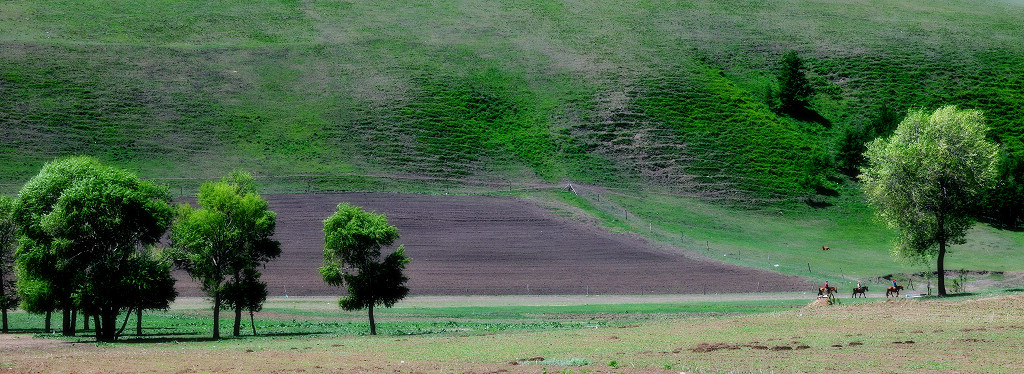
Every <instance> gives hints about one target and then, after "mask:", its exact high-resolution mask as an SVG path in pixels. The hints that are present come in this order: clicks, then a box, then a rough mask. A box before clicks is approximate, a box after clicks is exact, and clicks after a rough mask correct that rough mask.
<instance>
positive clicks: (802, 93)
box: [779, 51, 814, 115]
mask: <svg viewBox="0 0 1024 374" xmlns="http://www.w3.org/2000/svg"><path fill="white" fill-rule="evenodd" d="M804 70H805V69H804V60H803V59H801V58H800V55H799V54H797V52H796V51H789V52H788V53H786V55H785V56H783V57H782V69H781V70H780V71H779V102H780V103H779V104H780V106H781V107H780V108H779V109H780V110H781V111H782V112H783V113H787V114H790V115H793V114H800V112H801V111H804V110H806V108H807V106H808V105H810V99H811V95H814V87H812V86H811V82H810V81H809V80H808V79H807V74H806V72H805V71H804Z"/></svg>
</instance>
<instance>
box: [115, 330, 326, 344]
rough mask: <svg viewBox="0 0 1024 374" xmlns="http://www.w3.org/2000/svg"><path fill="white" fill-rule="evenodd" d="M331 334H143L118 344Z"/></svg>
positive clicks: (132, 336)
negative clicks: (217, 336)
mask: <svg viewBox="0 0 1024 374" xmlns="http://www.w3.org/2000/svg"><path fill="white" fill-rule="evenodd" d="M326 334H330V332H271V333H266V334H257V335H242V336H222V337H221V338H220V339H214V338H213V337H210V336H195V335H199V334H198V333H189V334H174V335H162V334H143V336H135V335H128V336H124V337H121V338H120V339H118V340H117V343H122V344H159V343H203V342H216V341H232V340H245V339H252V338H268V337H269V338H273V337H286V336H313V335H326Z"/></svg>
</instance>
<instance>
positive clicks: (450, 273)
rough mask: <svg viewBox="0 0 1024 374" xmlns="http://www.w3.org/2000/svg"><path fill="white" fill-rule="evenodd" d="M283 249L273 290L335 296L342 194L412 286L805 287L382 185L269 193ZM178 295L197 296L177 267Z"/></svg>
mask: <svg viewBox="0 0 1024 374" xmlns="http://www.w3.org/2000/svg"><path fill="white" fill-rule="evenodd" d="M264 197H265V198H266V199H267V201H268V202H269V203H270V208H271V209H272V210H274V211H275V212H277V232H276V237H277V239H278V240H280V241H281V246H282V249H283V251H282V254H281V257H280V258H278V259H277V260H274V261H272V262H270V263H269V264H268V265H267V268H266V269H265V271H264V280H265V281H267V283H268V285H269V288H270V294H271V295H272V296H280V295H286V294H287V295H292V296H316V295H338V294H340V293H341V291H342V290H340V289H338V288H333V287H329V286H327V285H326V284H324V283H323V281H322V280H321V278H320V274H319V273H317V268H318V267H319V266H320V265H321V263H322V261H323V240H324V234H323V220H324V219H325V218H327V217H328V216H329V215H331V214H333V213H334V210H335V207H336V206H337V205H338V204H339V203H341V202H348V203H351V204H353V205H358V206H362V207H363V208H364V209H365V210H368V211H376V212H378V213H383V214H385V215H387V217H388V222H389V223H391V224H392V225H394V226H396V227H398V230H399V233H400V234H401V238H400V239H399V240H398V244H404V245H405V248H406V254H407V255H408V256H409V257H410V258H411V259H412V262H411V263H410V264H409V266H408V268H407V273H406V274H407V275H408V277H409V283H408V286H409V288H410V289H411V293H412V294H414V295H519V294H576V295H580V294H588V293H589V294H651V293H660V294H679V293H702V292H708V293H724V292H753V291H754V290H755V289H760V290H761V291H796V290H807V289H809V287H810V286H809V283H808V282H807V281H805V280H802V279H800V278H798V277H793V276H786V275H782V274H779V273H774V272H770V271H762V270H754V269H748V268H743V267H738V266H733V265H728V264H724V263H719V262H713V261H708V260H697V259H692V258H688V257H686V256H684V255H682V254H681V253H678V252H674V251H670V250H663V249H657V248H653V247H652V246H650V245H649V244H648V243H647V242H646V241H644V240H643V239H641V238H638V237H634V236H631V235H623V234H612V233H609V232H607V231H605V230H603V229H601V228H599V227H594V226H591V225H588V224H581V223H579V222H575V221H571V220H569V219H566V218H563V217H560V216H558V215H555V214H553V213H551V212H550V211H548V210H546V209H544V208H542V207H539V206H537V205H534V204H533V203H530V202H528V201H525V200H522V199H517V198H511V197H488V196H439V195H411V194H380V193H376V194H373V193H340V194H301V195H265V196H264ZM178 278H179V279H180V280H181V281H180V282H179V286H178V289H179V292H180V293H181V295H182V296H198V295H201V292H200V291H199V289H198V287H197V286H196V284H195V283H194V282H191V281H189V280H188V279H187V275H184V274H182V273H179V274H178Z"/></svg>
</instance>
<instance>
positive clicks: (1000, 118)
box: [0, 0, 1024, 204]
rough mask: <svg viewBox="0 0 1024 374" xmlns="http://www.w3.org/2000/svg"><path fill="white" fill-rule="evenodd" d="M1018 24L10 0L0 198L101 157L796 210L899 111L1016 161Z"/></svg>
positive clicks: (809, 5) (715, 8)
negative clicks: (970, 127)
mask: <svg viewBox="0 0 1024 374" xmlns="http://www.w3.org/2000/svg"><path fill="white" fill-rule="evenodd" d="M1020 24H1024V9H1022V8H1021V7H1020V6H1019V4H1016V3H1015V2H1007V1H987V0H986V1H952V2H950V1H938V0H926V1H916V2H891V1H876V0H857V1H849V2H842V3H836V2H822V1H811V0H785V1H775V2H769V3H766V2H760V1H745V2H744V1H741V2H720V1H707V0H690V1H683V2H669V1H663V0H644V1H639V2H633V3H630V4H628V6H627V5H625V4H623V3H621V2H616V1H610V0H602V1H590V2H566V1H531V2H517V1H498V2H480V1H475V0H466V1H455V0H453V1H439V2H431V3H422V2H415V1H406V0H388V1H384V2H379V1H378V2H365V1H325V0H323V1H322V0H310V1H298V0H261V1H256V2H239V1H224V2H217V3H209V2H202V1H166V0H159V1H152V2H124V1H110V0H89V1H80V2H72V1H36V0H31V1H6V2H3V3H0V95H2V96H0V97H2V98H3V99H2V100H0V130H2V131H3V132H4V133H5V140H6V141H5V142H4V143H3V144H0V161H2V162H0V191H3V192H5V193H11V192H14V191H17V189H18V188H19V187H20V185H21V184H22V183H24V182H25V181H26V180H27V179H28V178H29V177H30V176H31V175H33V174H34V173H35V172H36V171H37V170H38V168H39V166H41V165H42V163H44V162H45V161H48V160H51V159H53V158H55V157H57V156H62V155H70V154H86V155H90V156H95V157H98V158H100V159H102V160H104V161H108V162H112V163H114V164H115V165H117V166H123V167H128V168H131V169H133V170H136V171H138V172H140V173H141V175H142V176H143V177H146V178H156V179H159V180H161V181H163V182H165V183H167V184H169V185H171V186H172V188H176V189H178V190H179V191H180V192H181V193H182V194H184V193H186V190H189V189H191V190H194V189H195V187H196V186H197V185H198V184H199V182H200V181H202V180H208V179H211V178H217V177H220V176H223V175H225V174H226V173H227V172H229V171H230V170H232V169H235V168H242V169H245V170H249V171H250V172H252V173H253V174H255V175H256V176H258V177H262V178H263V180H264V181H265V182H266V183H265V184H266V186H267V188H268V189H271V190H275V191H292V192H301V191H311V190H333V191H336V190H360V191H367V190H369V191H373V190H383V189H387V190H397V191H420V190H428V191H433V192H437V191H441V192H446V191H447V190H448V189H459V188H460V187H462V188H465V187H467V185H468V186H470V187H474V185H472V184H473V183H478V182H486V183H491V184H484V185H475V187H476V189H487V188H490V189H493V190H497V189H499V186H501V185H504V184H511V185H514V186H515V187H524V186H530V185H532V184H533V183H538V182H556V181H559V180H562V179H572V180H579V181H583V182H591V183H597V184H602V185H606V186H614V187H618V188H625V189H634V188H637V187H640V186H648V185H655V186H658V187H660V188H667V189H670V188H675V189H677V190H678V191H684V192H687V193H698V194H701V195H702V196H703V197H706V198H712V199H720V198H724V199H726V200H735V201H740V202H744V203H746V202H750V201H753V202H755V203H757V204H760V203H764V202H773V201H779V200H782V201H792V200H793V199H795V198H798V197H801V196H802V195H804V194H805V193H807V192H808V191H807V188H806V186H803V185H801V184H800V181H801V178H802V177H803V176H804V175H806V174H808V173H813V172H814V171H813V170H809V169H810V168H812V163H811V161H812V160H813V159H814V158H816V157H819V156H821V155H829V154H831V153H833V152H834V151H835V149H834V148H835V147H836V144H835V142H836V140H837V139H839V138H840V136H841V135H842V134H843V132H844V131H845V130H846V129H848V128H853V127H857V126H861V125H863V124H865V123H867V122H869V121H870V120H871V119H872V118H875V117H876V116H877V115H878V113H879V112H880V111H881V110H883V109H884V108H889V109H893V110H896V111H897V112H898V113H902V112H905V111H906V110H907V109H913V108H921V107H924V108H933V107H938V106H940V105H946V104H956V105H961V106H963V107H968V108H977V109H981V110H984V111H985V112H986V114H987V116H988V118H989V120H990V121H991V124H992V125H993V127H994V129H995V130H994V132H993V137H994V138H995V139H996V140H999V141H1000V142H1002V143H1004V144H1006V145H1007V147H1008V149H1009V150H1011V151H1016V150H1019V149H1020V147H1021V146H1020V142H1019V141H1020V137H1021V136H1022V133H1021V131H1020V126H1018V125H1017V124H1019V119H1020V118H1021V117H1024V113H1022V112H1021V109H1020V108H1024V105H1021V104H1022V103H1024V93H1022V92H1024V89H1022V88H1024V79H1022V78H1021V77H1022V76H1024V60H1022V57H1021V56H1024V50H1022V48H1024V47H1021V44H1020V43H1018V41H1019V40H1022V39H1024V34H1022V33H1024V31H1021V28H1020V27H1018V26H1019V25H1020ZM789 50H796V51H798V52H799V53H800V55H801V56H802V57H804V58H805V60H806V62H807V66H808V68H809V75H810V78H811V80H812V82H813V84H814V85H815V86H816V88H817V90H818V92H819V94H818V95H817V96H815V98H814V100H813V105H812V108H811V109H812V111H813V113H815V115H811V116H810V117H807V118H790V117H788V116H784V115H777V114H776V113H774V112H772V111H771V110H770V105H769V102H768V101H769V100H768V97H769V96H770V95H769V91H770V90H771V89H772V88H773V87H774V85H775V78H774V76H775V69H776V68H777V64H778V60H779V58H780V57H781V56H782V55H783V54H784V53H786V52H787V51H789ZM396 177H401V178H404V179H397V180H396V179H392V178H396ZM409 177H415V178H409ZM422 178H437V180H443V181H446V182H445V183H446V184H449V186H446V188H438V187H437V186H428V187H423V186H422V185H421V184H422V183H421V181H422V180H423V179H422Z"/></svg>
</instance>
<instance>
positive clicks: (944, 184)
mask: <svg viewBox="0 0 1024 374" xmlns="http://www.w3.org/2000/svg"><path fill="white" fill-rule="evenodd" d="M987 131H988V127H987V126H986V125H985V123H984V118H983V117H982V113H981V112H979V111H976V110H959V109H957V108H956V107H955V106H946V107H942V108H939V109H938V110H936V111H935V112H934V113H931V114H927V113H925V112H924V111H911V112H910V113H909V114H908V115H907V118H906V119H904V120H903V122H901V123H900V124H899V126H898V127H897V128H896V132H895V133H894V134H893V135H892V136H891V137H888V138H879V139H876V140H875V141H873V142H871V143H870V144H868V147H867V151H866V152H865V157H866V158H867V163H868V164H867V166H866V167H865V168H864V169H863V170H862V171H861V176H860V178H861V181H863V182H864V184H863V186H864V190H865V193H866V196H867V198H868V201H869V202H870V203H871V205H872V206H874V208H875V209H876V213H877V215H878V216H879V217H880V218H881V219H882V220H884V221H885V222H886V223H887V224H888V225H889V226H890V227H892V228H893V229H896V230H898V231H899V234H900V235H899V237H898V239H897V242H896V245H895V246H894V249H893V254H894V255H896V256H901V257H904V258H908V259H911V260H918V261H922V262H924V261H927V260H929V259H931V258H933V257H934V258H935V260H936V268H937V271H938V276H939V279H938V295H939V296H945V295H946V288H945V268H944V267H943V261H944V258H945V255H946V253H947V248H946V247H947V245H949V244H961V243H963V242H964V237H965V235H966V232H967V230H968V229H969V228H970V227H971V225H973V224H974V219H973V213H974V212H975V211H976V208H977V205H978V202H979V201H980V200H981V197H982V196H983V194H984V192H985V191H986V189H987V188H989V187H990V186H991V185H992V183H993V181H994V178H995V176H996V162H997V154H998V148H997V147H996V146H995V145H994V144H992V143H990V142H989V141H988V140H987V139H986V138H985V133H986V132H987Z"/></svg>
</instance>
